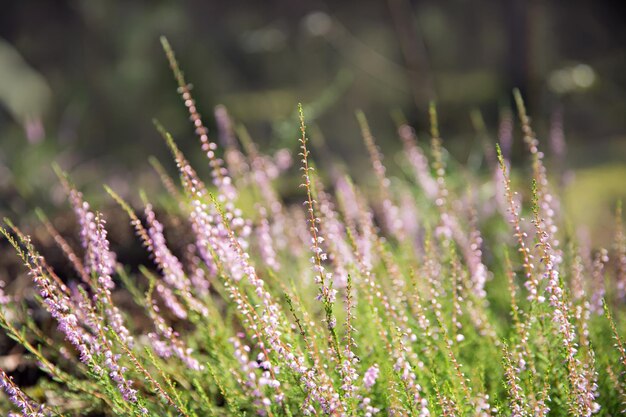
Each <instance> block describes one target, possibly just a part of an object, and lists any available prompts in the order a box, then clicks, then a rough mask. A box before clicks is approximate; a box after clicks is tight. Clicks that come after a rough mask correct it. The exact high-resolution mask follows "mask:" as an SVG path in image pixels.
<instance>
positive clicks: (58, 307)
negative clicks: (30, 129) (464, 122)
mask: <svg viewBox="0 0 626 417" xmlns="http://www.w3.org/2000/svg"><path fill="white" fill-rule="evenodd" d="M163 43H164V47H165V50H166V53H167V56H168V58H169V62H170V64H171V66H172V69H173V72H174V75H175V77H176V80H177V82H178V86H179V92H180V94H181V95H182V98H183V101H184V104H185V106H186V108H187V109H188V111H189V114H190V118H191V121H192V123H193V125H194V127H195V131H196V134H197V136H198V137H199V139H200V143H201V148H202V151H203V152H204V153H205V154H206V156H207V158H208V160H209V165H210V167H211V174H212V180H211V184H210V185H207V184H205V183H204V182H203V181H202V180H201V179H200V178H199V176H198V175H197V174H196V172H195V171H194V169H193V168H192V167H191V165H190V164H189V162H188V161H187V159H186V158H185V156H184V155H183V153H182V152H181V151H180V150H179V149H178V148H177V146H176V144H175V142H174V140H173V139H172V137H171V136H170V135H169V133H167V132H166V131H165V129H164V128H163V127H161V126H160V125H158V123H157V127H158V129H159V131H160V132H161V133H162V135H163V137H164V139H165V141H166V143H167V145H168V146H169V148H170V150H171V152H172V155H173V157H174V159H175V161H176V164H177V166H178V170H179V173H180V183H181V186H180V187H178V186H176V185H175V183H174V181H173V180H172V179H171V178H169V177H168V176H167V174H166V173H165V171H164V170H163V169H162V168H161V167H160V165H158V164H156V165H155V166H156V168H157V171H158V172H159V175H160V176H161V179H162V181H163V183H164V185H165V187H166V188H167V190H168V192H169V193H170V194H171V195H172V196H173V198H174V199H175V200H176V202H177V203H178V208H177V209H176V210H172V212H171V213H168V214H167V215H168V216H176V217H178V218H180V220H181V221H184V222H187V223H188V225H189V227H190V230H191V233H190V235H189V237H188V240H187V241H185V242H183V243H181V242H168V240H167V239H166V232H167V231H166V230H164V225H163V223H162V222H161V220H159V217H161V209H159V210H157V209H156V208H155V207H154V206H153V205H152V204H151V203H150V202H149V201H148V198H147V197H146V196H145V195H142V200H143V202H144V204H143V208H142V209H141V212H139V211H135V209H133V208H132V207H130V205H129V204H127V203H126V202H125V201H124V200H123V199H122V198H121V197H120V196H119V195H118V194H116V193H115V191H114V190H111V189H108V188H107V191H108V193H109V194H110V195H111V196H112V198H113V199H114V200H115V201H116V202H117V203H119V206H120V208H121V210H123V211H125V212H126V213H127V214H128V216H129V219H130V224H131V226H132V228H133V229H134V231H135V232H136V234H137V236H138V238H139V239H140V240H141V242H142V243H143V245H144V246H145V248H146V250H147V251H148V252H149V253H150V255H151V259H152V261H153V262H154V264H153V265H151V267H148V266H145V267H142V268H140V271H139V273H136V274H130V273H128V272H127V271H126V270H125V269H124V268H123V267H122V266H121V265H120V264H119V263H118V262H117V261H116V255H115V253H114V252H113V251H112V250H111V247H110V245H109V240H108V238H107V229H106V222H105V219H104V217H103V216H102V214H100V213H99V212H97V211H95V210H94V209H93V208H92V207H91V206H90V205H89V203H87V202H86V201H84V199H83V196H82V194H81V193H80V192H79V191H78V190H77V189H76V188H75V187H74V186H73V185H72V184H71V182H70V180H69V179H68V178H67V177H66V176H65V175H64V174H63V173H62V172H59V177H60V179H61V182H62V184H63V185H64V187H65V189H66V191H67V193H68V200H69V202H70V203H71V205H72V207H73V210H74V212H75V214H76V219H77V221H78V223H79V225H80V241H81V244H82V247H81V249H80V251H77V250H76V249H75V248H73V247H72V246H71V245H70V244H69V243H68V242H67V241H66V240H65V239H64V238H63V237H62V236H61V235H60V234H59V233H58V232H57V231H56V229H55V228H54V226H53V224H52V222H51V221H49V220H47V219H46V218H45V216H43V215H41V219H42V222H43V223H44V225H45V226H46V228H47V230H48V231H49V232H50V234H51V235H52V236H53V237H54V239H55V241H56V242H57V243H58V244H59V246H60V248H61V249H62V250H63V252H64V253H65V254H66V255H67V259H68V260H69V262H70V263H71V265H72V266H73V268H74V270H75V274H74V275H72V276H59V275H57V273H55V271H54V270H53V269H52V267H51V266H50V265H49V264H48V263H47V262H46V260H45V259H44V258H43V257H42V256H40V255H39V252H38V251H37V249H36V248H35V247H34V245H33V244H32V243H31V239H30V238H29V237H28V236H27V235H26V234H25V233H23V232H22V231H21V230H20V229H19V228H18V227H17V226H15V225H14V224H13V223H12V222H10V221H9V220H7V221H6V226H5V227H3V228H2V229H0V231H1V232H2V234H3V235H4V237H5V238H6V239H8V241H9V242H10V243H11V245H12V246H13V247H14V248H15V250H16V251H17V254H18V255H19V256H20V257H21V259H22V261H23V262H24V264H25V266H26V268H27V269H28V271H29V273H30V276H31V277H32V281H33V285H34V286H35V287H36V288H37V291H38V297H37V302H38V303H39V305H40V306H41V308H43V309H44V310H45V311H46V312H47V314H49V316H51V318H52V319H54V321H56V324H57V327H58V332H56V333H55V332H50V331H44V329H42V328H41V327H40V325H39V323H38V321H36V320H35V319H34V318H33V316H32V315H31V314H29V311H30V310H28V308H27V307H26V304H24V303H23V302H21V300H18V299H16V298H15V297H14V296H9V295H6V294H5V293H4V292H3V291H2V290H1V287H0V324H1V325H2V327H3V328H4V330H5V331H6V333H7V334H8V335H9V336H10V337H12V338H13V339H14V340H16V341H17V342H18V343H19V345H21V346H22V348H23V349H24V350H25V351H26V352H28V355H29V357H30V358H32V360H33V361H35V362H36V363H37V364H38V366H39V368H40V369H41V371H42V372H43V373H44V374H45V376H46V377H42V378H40V380H39V382H38V384H37V386H36V387H29V388H20V387H18V386H17V385H16V384H15V383H14V381H13V379H12V377H11V376H9V375H8V374H7V372H5V371H0V384H1V385H2V388H3V390H4V392H5V393H6V394H7V395H6V398H4V399H2V400H1V402H0V407H1V408H2V410H4V411H5V413H8V415H12V416H16V415H23V416H57V415H65V416H71V415H81V416H82V415H93V416H95V415H137V416H143V415H159V416H164V415H172V416H189V417H190V416H207V415H240V416H243V415H253V414H256V415H262V416H282V415H287V416H298V415H338V416H339V415H342V416H344V415H345V416H351V415H363V416H373V415H394V416H395V415H398V416H399V415H415V416H436V415H443V416H466V415H471V416H492V415H509V416H547V415H550V416H565V415H572V416H591V415H594V414H597V415H616V414H618V413H620V412H622V410H623V408H624V407H623V405H624V402H625V401H626V382H625V380H624V370H625V367H626V349H625V346H624V344H623V341H622V339H621V338H620V335H619V331H620V328H621V327H623V326H622V323H623V321H622V320H614V319H613V317H612V316H611V313H610V312H611V311H613V312H615V313H617V312H620V313H621V312H622V311H623V305H624V301H625V299H626V239H625V237H624V234H623V228H622V224H621V211H620V209H619V207H618V212H617V216H616V218H617V223H616V228H615V242H614V243H613V244H612V245H611V246H610V248H609V249H610V250H605V249H599V250H592V249H590V248H589V245H587V244H586V242H578V241H577V240H576V239H575V237H574V236H573V235H572V233H571V231H569V230H567V228H565V227H564V226H563V225H564V224H566V223H565V221H564V219H565V215H564V213H563V212H562V210H560V207H559V200H558V197H557V195H556V194H555V193H554V190H553V188H552V187H551V184H550V183H549V182H548V176H547V173H546V169H545V166H544V157H543V156H544V155H543V153H542V151H541V150H540V149H539V143H538V141H537V138H536V135H535V133H534V132H533V130H532V127H531V125H530V121H529V118H528V117H527V116H526V112H525V109H524V106H523V103H522V101H521V99H520V97H519V94H517V95H516V99H517V102H518V110H519V114H520V120H521V126H522V132H523V136H524V142H525V144H526V145H527V148H528V150H529V154H530V158H531V161H532V181H530V183H529V184H526V185H524V186H523V187H527V188H529V189H530V190H531V193H524V194H525V195H529V194H530V195H531V198H530V199H528V198H526V199H525V198H522V196H521V195H518V194H517V193H516V192H515V191H514V188H513V185H512V181H511V178H510V163H509V159H508V156H509V152H510V148H511V138H512V134H513V133H512V127H511V126H512V124H511V120H509V119H506V120H504V121H503V124H502V128H501V132H500V138H499V140H500V142H501V145H500V146H501V148H500V147H498V148H497V156H496V154H495V153H494V155H493V158H491V159H490V158H488V159H487V161H488V162H489V163H491V168H492V170H493V178H492V179H491V180H489V181H487V182H486V183H485V184H480V185H479V179H478V178H472V177H470V176H469V174H467V173H465V172H462V169H460V168H455V167H452V168H450V167H448V166H447V165H448V164H447V161H448V157H447V153H446V152H445V150H444V148H443V147H442V141H441V139H440V134H439V130H438V126H437V119H436V113H435V110H434V108H432V109H431V143H430V148H429V149H430V152H427V151H426V150H425V149H423V148H422V147H421V146H419V145H418V143H417V140H416V136H415V133H414V130H413V129H412V128H411V127H409V126H407V125H401V126H400V127H399V129H398V135H399V137H400V138H401V140H402V142H403V145H404V152H403V162H404V166H405V168H406V173H407V178H405V179H394V180H393V181H391V180H390V179H389V178H388V177H387V174H386V171H385V165H384V164H383V157H382V155H381V153H380V151H379V149H378V148H377V146H376V144H375V139H374V137H373V135H372V132H371V131H370V129H369V127H368V124H367V120H366V119H365V116H364V115H362V114H358V116H357V119H358V122H359V124H360V127H361V130H362V134H363V138H364V141H365V147H366V148H367V150H368V152H369V154H370V157H371V161H372V165H373V172H374V173H375V176H376V178H377V191H376V192H373V191H371V190H368V191H367V193H366V192H365V191H364V190H363V189H361V188H359V187H357V185H355V184H354V183H353V182H352V181H351V179H350V178H349V177H347V176H344V175H339V174H335V175H332V176H330V179H329V181H325V182H323V181H322V179H321V177H319V176H318V175H317V174H316V171H314V170H313V166H312V159H311V155H310V150H309V144H308V140H307V132H306V127H305V121H304V112H303V109H302V107H300V108H299V113H300V121H301V125H300V138H299V152H300V153H299V156H300V158H299V159H300V161H299V165H300V169H301V173H302V190H303V201H304V205H303V206H299V205H295V206H289V205H287V204H286V203H285V202H284V201H283V200H282V199H281V196H280V193H279V192H278V190H277V189H276V188H275V186H274V183H275V180H276V178H277V177H278V176H279V175H285V174H284V173H285V172H286V171H287V170H288V169H289V165H290V161H289V158H288V157H287V156H286V154H285V152H281V153H279V154H278V155H277V157H270V156H268V155H263V154H262V153H260V151H259V150H258V149H257V148H256V146H255V144H254V143H253V142H252V141H251V140H250V138H249V137H247V136H246V133H245V131H244V130H236V129H235V127H234V126H233V124H232V122H231V120H230V119H229V117H228V114H227V112H226V111H225V109H223V108H221V107H220V108H218V109H217V110H216V120H217V123H218V126H219V135H220V138H221V143H223V146H224V148H223V149H222V150H218V149H217V145H216V143H215V142H213V141H212V140H211V139H210V138H209V132H208V130H207V128H206V127H205V125H204V123H203V121H202V118H201V116H200V114H199V113H198V110H197V108H196V103H195V102H194V100H193V98H192V96H191V92H190V87H189V86H188V84H187V83H186V81H185V79H184V77H183V74H182V72H181V71H180V70H179V69H178V65H177V63H176V60H175V58H174V54H173V52H172V51H171V48H170V47H169V45H168V44H167V41H165V40H164V41H163ZM236 131H237V132H238V134H237V135H235V132H236ZM221 154H223V159H222V158H221V157H220V156H218V155H221ZM427 155H428V156H427ZM242 196H245V197H246V198H245V199H244V198H242ZM250 199H254V205H253V207H250V205H249V204H248V206H244V205H242V203H241V202H242V200H246V201H249V200H250ZM528 200H530V201H528ZM522 207H525V208H526V209H523V208H522ZM525 213H527V214H525ZM523 216H527V217H528V220H527V219H526V218H525V217H523ZM172 243H174V244H172ZM122 292H127V293H128V294H130V296H132V298H133V299H134V301H135V303H136V306H135V308H133V309H123V308H121V307H120V305H119V302H118V301H117V300H118V299H119V297H118V296H117V295H119V294H120V293H122ZM31 308H32V307H31ZM140 317H143V320H141V319H140ZM142 323H143V324H142ZM145 323H148V324H147V325H146V324H145ZM10 410H13V411H10Z"/></svg>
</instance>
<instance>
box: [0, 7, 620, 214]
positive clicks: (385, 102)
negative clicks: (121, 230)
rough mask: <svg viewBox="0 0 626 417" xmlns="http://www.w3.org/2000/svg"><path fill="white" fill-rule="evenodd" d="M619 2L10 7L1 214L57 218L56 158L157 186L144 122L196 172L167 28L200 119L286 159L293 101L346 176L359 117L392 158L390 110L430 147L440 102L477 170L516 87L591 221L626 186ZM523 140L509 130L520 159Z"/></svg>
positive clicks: (1, 104) (453, 138)
mask: <svg viewBox="0 0 626 417" xmlns="http://www.w3.org/2000/svg"><path fill="white" fill-rule="evenodd" d="M619 4H620V3H619V2H589V1H582V0H574V1H540V0H529V1H524V0H503V1H495V0H494V1H489V0H473V1H469V0H451V1H445V2H442V1H435V0H418V1H409V0H387V1H336V2H331V1H315V0H310V1H293V0H282V1H281V0H272V1H241V0H231V1H199V0H195V1H185V2H177V1H133V2H125V1H124V2H123V1H105V0H91V1H71V0H59V1H38V0H33V1H19V0H8V1H7V0H4V1H2V2H1V3H0V212H1V214H9V215H13V214H15V213H23V212H28V211H30V210H31V209H32V207H34V206H37V205H43V206H48V207H50V206H51V207H52V208H54V207H55V206H60V207H62V208H63V207H64V206H63V205H62V193H60V192H59V189H58V186H57V185H56V180H55V179H54V177H53V175H52V171H51V169H50V164H51V162H52V161H56V162H58V163H59V164H60V165H61V166H63V167H64V168H65V169H67V170H68V171H69V172H70V173H71V174H72V176H73V177H74V179H75V181H76V182H77V183H78V184H79V186H81V187H83V189H85V190H87V192H89V191H90V190H93V192H94V194H97V195H99V194H102V192H101V188H100V187H101V184H102V183H104V182H107V183H110V184H112V185H114V186H116V187H117V189H118V190H120V192H124V190H125V189H127V190H133V189H136V188H137V184H139V183H140V184H141V185H142V187H144V188H148V189H150V188H151V187H152V186H154V187H155V188H156V186H157V182H158V181H157V179H156V176H155V175H154V174H153V173H152V172H151V171H150V169H149V164H148V162H147V159H148V156H149V155H156V156H157V157H158V158H160V159H161V160H165V161H168V162H169V160H168V155H167V150H166V148H165V146H164V145H163V144H162V141H161V139H160V138H159V136H158V134H157V133H156V131H155V129H154V127H153V125H152V119H153V118H154V117H156V118H158V119H159V120H160V121H161V122H162V123H163V124H164V125H165V126H166V127H167V128H168V129H170V130H171V131H172V132H173V134H174V136H175V137H176V138H177V139H178V141H179V143H180V145H181V147H182V148H183V149H185V150H186V151H187V153H188V154H189V155H190V156H193V158H194V159H195V161H197V162H198V163H197V165H198V164H199V165H203V159H202V155H200V152H198V151H197V150H198V146H197V143H196V139H195V138H194V137H193V134H192V128H191V125H190V124H189V123H188V121H187V116H186V113H185V109H184V106H183V105H182V104H181V102H180V100H179V98H178V97H177V96H176V87H175V83H174V80H173V78H172V75H171V73H170V70H169V68H168V65H167V63H166V60H165V57H164V54H163V52H162V49H161V45H160V43H159V36H160V35H165V36H167V37H168V39H169V40H170V42H171V44H172V45H173V47H174V48H175V51H176V53H177V56H178V58H179V60H180V63H181V65H182V67H183V69H184V71H185V73H186V76H187V78H188V80H189V81H190V82H192V83H193V85H194V90H193V91H194V93H195V96H196V99H197V101H198V107H199V109H200V110H201V112H202V113H203V114H204V115H205V118H206V121H207V124H208V125H209V127H211V128H212V127H214V125H213V120H212V117H211V114H212V111H213V108H214V106H215V105H217V104H224V105H226V106H227V107H228V109H229V110H230V112H231V114H232V116H233V117H234V119H235V120H236V121H237V122H238V123H242V124H244V125H246V127H247V128H248V129H249V130H250V131H251V132H252V135H253V137H254V138H255V140H256V141H257V142H259V144H260V146H261V147H262V148H263V149H265V150H269V151H271V150H275V149H278V148H282V147H287V148H291V149H295V148H296V145H297V144H296V141H295V134H296V130H295V125H294V122H295V119H294V114H295V108H296V104H297V103H298V102H300V101H301V102H303V103H304V104H305V106H308V108H309V109H310V111H309V115H308V118H309V123H310V124H311V125H314V128H315V130H316V131H317V132H318V136H320V137H321V136H322V135H323V137H324V138H325V143H326V146H327V147H328V149H329V150H330V152H332V153H333V154H335V155H336V156H337V157H338V158H343V159H344V160H347V162H348V163H349V164H350V165H351V166H353V167H360V166H363V167H366V164H367V159H366V152H365V150H364V149H363V146H362V141H361V139H360V135H359V133H358V127H357V123H356V121H355V118H354V112H355V110H357V109H362V110H364V112H365V113H366V115H367V116H368V118H369V120H370V123H371V124H372V127H373V130H374V133H375V134H376V136H377V139H378V141H379V142H380V144H381V146H382V148H383V151H384V152H385V153H386V154H387V155H388V157H389V158H391V157H392V156H393V154H394V152H395V151H397V150H399V149H400V143H399V141H398V140H397V137H396V135H395V128H394V125H395V124H394V116H393V115H394V114H398V112H402V113H403V114H404V115H405V117H406V118H407V119H408V120H409V121H410V122H411V123H412V124H414V125H415V126H416V128H417V130H418V132H420V137H421V138H422V139H426V137H427V135H426V133H425V132H426V131H427V129H428V125H427V119H428V117H427V106H428V103H429V101H430V100H433V99H434V100H436V102H437V106H438V110H439V117H440V125H441V130H442V134H443V137H444V141H445V145H446V146H447V147H448V148H449V149H450V151H451V154H452V156H453V157H454V158H455V159H457V160H458V161H459V162H460V163H463V164H471V163H473V162H472V161H475V155H476V153H477V152H478V153H480V152H482V148H481V142H480V140H478V139H477V137H478V136H479V135H478V133H477V131H476V128H475V127H476V126H475V125H476V115H477V114H478V112H480V114H481V115H482V117H483V119H484V121H485V124H486V126H487V132H486V133H487V135H488V136H489V137H490V139H491V140H492V141H493V142H495V141H496V139H497V127H498V120H499V116H500V114H501V113H502V111H505V110H506V109H507V108H511V107H512V98H511V97H512V96H511V91H512V89H513V88H515V87H517V88H519V89H520V90H521V91H522V93H523V95H524V97H525V99H526V102H527V105H528V108H529V112H530V114H531V115H532V117H533V122H534V127H535V129H536V130H537V132H538V134H539V137H540V139H542V140H544V143H545V144H546V148H547V147H548V145H547V138H548V137H549V133H550V129H551V126H554V125H555V121H556V124H557V125H558V124H560V123H559V120H562V126H563V129H564V133H565V138H566V143H567V157H566V159H565V160H566V163H567V169H568V170H571V171H572V172H573V173H575V175H574V176H572V178H576V180H573V182H572V184H573V185H572V186H571V187H573V188H572V189H573V190H574V191H573V192H572V194H573V195H574V197H572V198H573V199H574V201H575V199H576V198H579V197H580V196H581V195H585V198H584V199H582V198H581V199H580V201H579V204H580V207H579V209H578V211H580V212H581V213H582V214H581V215H588V218H592V216H591V215H590V214H589V211H590V210H591V211H593V210H596V212H594V215H595V216H596V217H597V210H599V209H597V206H598V207H599V206H602V207H604V206H607V207H608V208H610V207H611V206H612V205H613V203H614V201H615V200H616V199H617V198H618V197H619V196H620V195H624V194H625V193H626V185H625V182H626V168H625V161H626V117H625V115H626V99H625V97H626V48H625V45H624V39H626V25H624V8H623V7H620V5H619ZM472 114H473V115H474V118H472ZM473 121H474V122H473ZM519 138H520V135H519V128H518V130H517V132H516V140H517V142H516V145H515V149H516V151H517V155H518V156H517V159H518V160H521V159H522V158H523V157H524V154H523V146H522V144H521V141H519ZM170 165H172V164H170ZM171 168H173V166H171ZM356 172H357V173H358V171H356ZM357 176H358V175H357ZM50 191H52V192H50ZM590 202H591V203H595V206H593V207H592V206H590V205H589V204H591V203H590ZM601 213H602V212H601Z"/></svg>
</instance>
